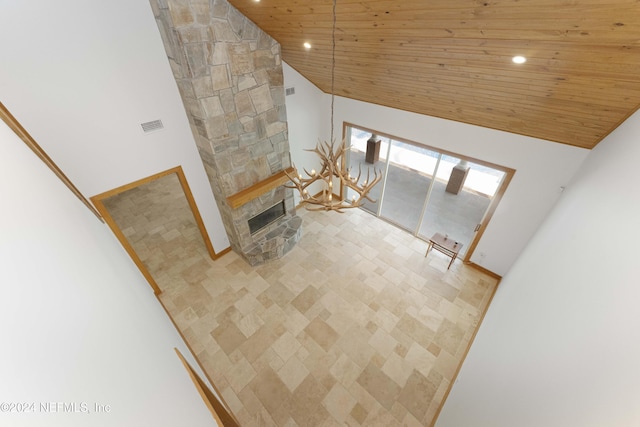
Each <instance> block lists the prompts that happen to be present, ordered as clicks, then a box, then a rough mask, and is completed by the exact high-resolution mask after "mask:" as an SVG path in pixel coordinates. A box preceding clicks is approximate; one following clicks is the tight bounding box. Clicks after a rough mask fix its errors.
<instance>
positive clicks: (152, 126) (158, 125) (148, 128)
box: [140, 120, 164, 133]
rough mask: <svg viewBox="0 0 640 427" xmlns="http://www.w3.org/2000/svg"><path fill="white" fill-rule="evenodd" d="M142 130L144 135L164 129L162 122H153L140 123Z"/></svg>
mask: <svg viewBox="0 0 640 427" xmlns="http://www.w3.org/2000/svg"><path fill="white" fill-rule="evenodd" d="M140 126H142V130H143V131H144V133H150V132H155V131H158V130H160V129H164V125H163V124H162V120H153V121H151V122H145V123H141V124H140Z"/></svg>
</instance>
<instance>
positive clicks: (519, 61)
mask: <svg viewBox="0 0 640 427" xmlns="http://www.w3.org/2000/svg"><path fill="white" fill-rule="evenodd" d="M511 60H512V61H513V62H514V63H516V64H524V63H525V62H527V58H525V57H524V56H519V55H518V56H514V57H513V58H511Z"/></svg>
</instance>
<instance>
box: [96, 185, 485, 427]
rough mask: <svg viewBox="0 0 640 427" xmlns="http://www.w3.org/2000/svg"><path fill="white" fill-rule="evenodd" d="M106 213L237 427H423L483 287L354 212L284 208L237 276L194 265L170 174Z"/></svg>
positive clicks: (234, 271)
mask: <svg viewBox="0 0 640 427" xmlns="http://www.w3.org/2000/svg"><path fill="white" fill-rule="evenodd" d="M152 201H153V202H152ZM107 207H108V209H109V210H110V212H111V214H112V215H113V216H114V218H115V220H116V222H118V224H119V225H120V227H121V228H122V229H123V231H124V232H125V234H126V235H127V236H128V238H129V239H130V241H131V243H132V244H133V246H134V247H135V248H136V251H137V252H138V254H139V255H140V256H141V258H142V259H143V260H144V261H145V262H146V263H147V265H148V266H149V269H150V271H151V273H152V275H153V276H154V278H155V279H156V281H157V282H158V284H159V286H160V287H161V289H162V290H163V294H162V295H161V296H160V298H161V299H162V302H163V303H164V304H165V306H166V307H167V309H168V310H169V312H170V314H171V316H172V317H173V319H174V320H175V322H176V323H177V325H178V327H179V328H180V329H181V330H182V332H183V334H184V336H185V337H186V339H187V340H188V341H189V343H190V345H191V346H192V348H193V350H194V351H195V353H196V355H197V357H198V358H199V360H200V361H201V363H202V365H203V366H204V368H205V369H206V370H207V372H208V374H209V376H210V377H211V378H212V379H213V381H214V383H215V384H216V386H217V387H218V389H219V390H220V391H221V393H222V394H223V396H224V398H225V400H226V402H227V403H228V404H229V406H230V407H231V410H232V411H233V412H234V414H235V415H236V417H237V418H238V420H239V421H240V424H241V425H242V426H247V427H248V426H287V427H293V426H344V425H348V426H360V425H362V426H385V427H386V426H396V425H397V426H428V425H431V423H432V421H433V419H434V416H435V415H436V413H437V411H438V408H439V406H440V405H441V403H442V401H443V398H444V396H445V393H446V392H447V389H448V387H449V384H450V382H451V380H452V378H453V376H454V374H455V372H456V369H457V368H458V365H459V364H460V363H461V359H462V357H463V355H464V353H465V350H466V348H467V346H468V345H469V342H470V340H471V338H472V336H473V334H474V332H475V330H476V328H477V326H478V322H479V319H480V318H481V315H482V313H483V311H484V310H485V309H486V307H487V305H488V303H489V300H490V298H491V295H492V293H493V291H494V289H495V287H496V285H497V280H496V279H494V278H491V277H489V276H486V275H484V274H482V273H481V272H479V271H477V270H475V269H473V268H470V267H468V266H465V265H463V264H462V263H461V261H456V262H455V263H454V265H453V266H452V267H451V269H450V270H447V264H448V262H449V258H447V257H445V256H444V255H442V254H440V253H438V252H436V251H432V252H431V253H430V254H429V256H428V257H427V258H425V257H424V252H425V249H426V243H425V242H423V241H421V240H419V239H416V238H414V237H412V236H410V235H409V234H408V233H406V232H404V231H401V230H399V229H397V228H395V227H393V226H391V225H390V224H387V223H385V222H384V221H381V220H379V219H376V218H374V217H373V216H371V215H369V214H367V213H365V212H363V211H361V210H357V209H355V210H350V211H348V212H346V213H344V214H338V213H331V212H329V213H325V212H321V213H318V212H307V211H305V210H304V209H300V210H298V213H299V215H300V216H301V217H302V218H303V220H304V224H303V237H302V239H301V241H300V242H299V243H298V245H297V246H296V247H295V248H294V249H293V250H292V251H291V252H290V253H289V254H287V255H286V256H285V257H284V258H282V259H280V260H276V261H273V262H270V263H268V264H265V265H262V266H259V267H251V266H249V265H248V264H247V263H246V262H245V261H244V260H243V259H242V258H240V257H239V256H238V255H236V254H235V253H229V254H227V255H224V256H223V257H221V258H220V259H218V260H216V261H212V260H211V259H209V258H208V255H207V252H206V249H205V247H204V244H203V242H202V239H201V237H200V235H199V233H198V230H197V228H196V226H195V222H194V221H193V218H192V215H191V213H190V210H189V209H188V205H187V203H186V199H184V196H183V195H182V192H181V189H180V187H179V184H178V181H177V178H175V176H173V175H169V176H168V177H165V178H162V179H160V180H158V181H154V182H152V183H149V184H145V185H144V186H143V187H139V188H136V189H133V190H129V191H127V192H125V193H122V194H121V195H118V196H115V197H113V198H111V199H109V200H108V201H107ZM217 249H218V250H220V248H217Z"/></svg>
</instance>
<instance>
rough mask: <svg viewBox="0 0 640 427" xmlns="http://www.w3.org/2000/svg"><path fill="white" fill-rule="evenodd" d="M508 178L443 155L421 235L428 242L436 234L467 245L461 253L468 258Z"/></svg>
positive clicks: (492, 170) (498, 172)
mask: <svg viewBox="0 0 640 427" xmlns="http://www.w3.org/2000/svg"><path fill="white" fill-rule="evenodd" d="M504 175H505V174H504V172H502V171H499V170H495V169H492V168H489V167H485V166H481V165H478V164H474V163H471V162H467V161H463V160H461V159H459V158H457V157H453V156H448V155H443V156H442V159H441V161H440V165H439V167H438V170H437V172H436V180H435V182H434V185H433V189H432V191H431V194H430V196H429V202H428V204H427V208H426V210H425V213H424V217H423V219H422V224H421V225H420V229H419V231H418V235H419V236H420V237H423V238H425V239H428V238H430V237H431V236H433V234H434V233H440V234H443V235H448V236H449V238H451V239H453V240H455V241H458V242H460V243H462V244H463V245H464V246H463V248H462V250H461V251H460V255H464V254H465V253H466V251H467V249H468V248H469V243H470V242H471V241H472V240H473V237H474V234H475V231H476V226H477V225H478V224H480V222H481V221H482V218H483V217H484V214H485V212H486V211H487V208H488V207H489V204H490V203H491V199H492V198H493V196H494V195H495V193H496V191H497V189H498V187H499V186H500V184H501V182H502V179H503V178H504Z"/></svg>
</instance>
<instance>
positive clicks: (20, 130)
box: [0, 102, 104, 222]
mask: <svg viewBox="0 0 640 427" xmlns="http://www.w3.org/2000/svg"><path fill="white" fill-rule="evenodd" d="M0 119H2V121H3V122H5V123H6V124H7V126H9V128H11V130H13V131H14V132H15V133H16V135H18V137H20V139H22V141H23V142H24V143H25V144H27V147H29V148H30V149H31V151H33V152H34V153H35V155H36V156H38V157H39V158H40V160H42V161H43V162H44V164H45V165H47V166H48V167H49V169H51V170H52V171H53V173H55V174H56V176H57V177H58V178H59V179H60V181H62V182H63V183H64V184H65V185H66V186H67V187H68V188H69V190H71V192H72V193H73V194H75V196H76V197H77V198H78V199H80V201H81V202H82V203H84V205H85V206H86V207H87V208H89V210H90V211H91V212H92V213H93V214H94V215H95V216H96V217H98V219H99V220H100V221H102V222H104V220H103V219H102V217H101V216H100V214H99V213H98V211H97V210H96V209H95V208H94V207H93V205H92V204H91V203H89V201H88V200H87V199H86V197H84V196H83V195H82V193H81V192H80V190H78V188H77V187H76V186H75V185H74V184H73V182H71V180H70V179H69V178H67V176H66V175H65V174H64V172H62V170H61V169H60V168H59V167H58V165H56V163H55V162H54V161H53V160H51V157H49V155H48V154H47V153H46V152H45V151H44V150H43V149H42V147H40V145H39V144H38V143H37V142H36V140H35V139H33V137H32V136H31V135H30V134H29V132H27V131H26V129H25V128H24V127H22V125H21V124H20V122H19V121H18V120H17V119H16V118H15V117H14V116H13V115H12V114H11V112H9V110H8V109H7V107H5V106H4V104H3V103H2V102H0Z"/></svg>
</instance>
